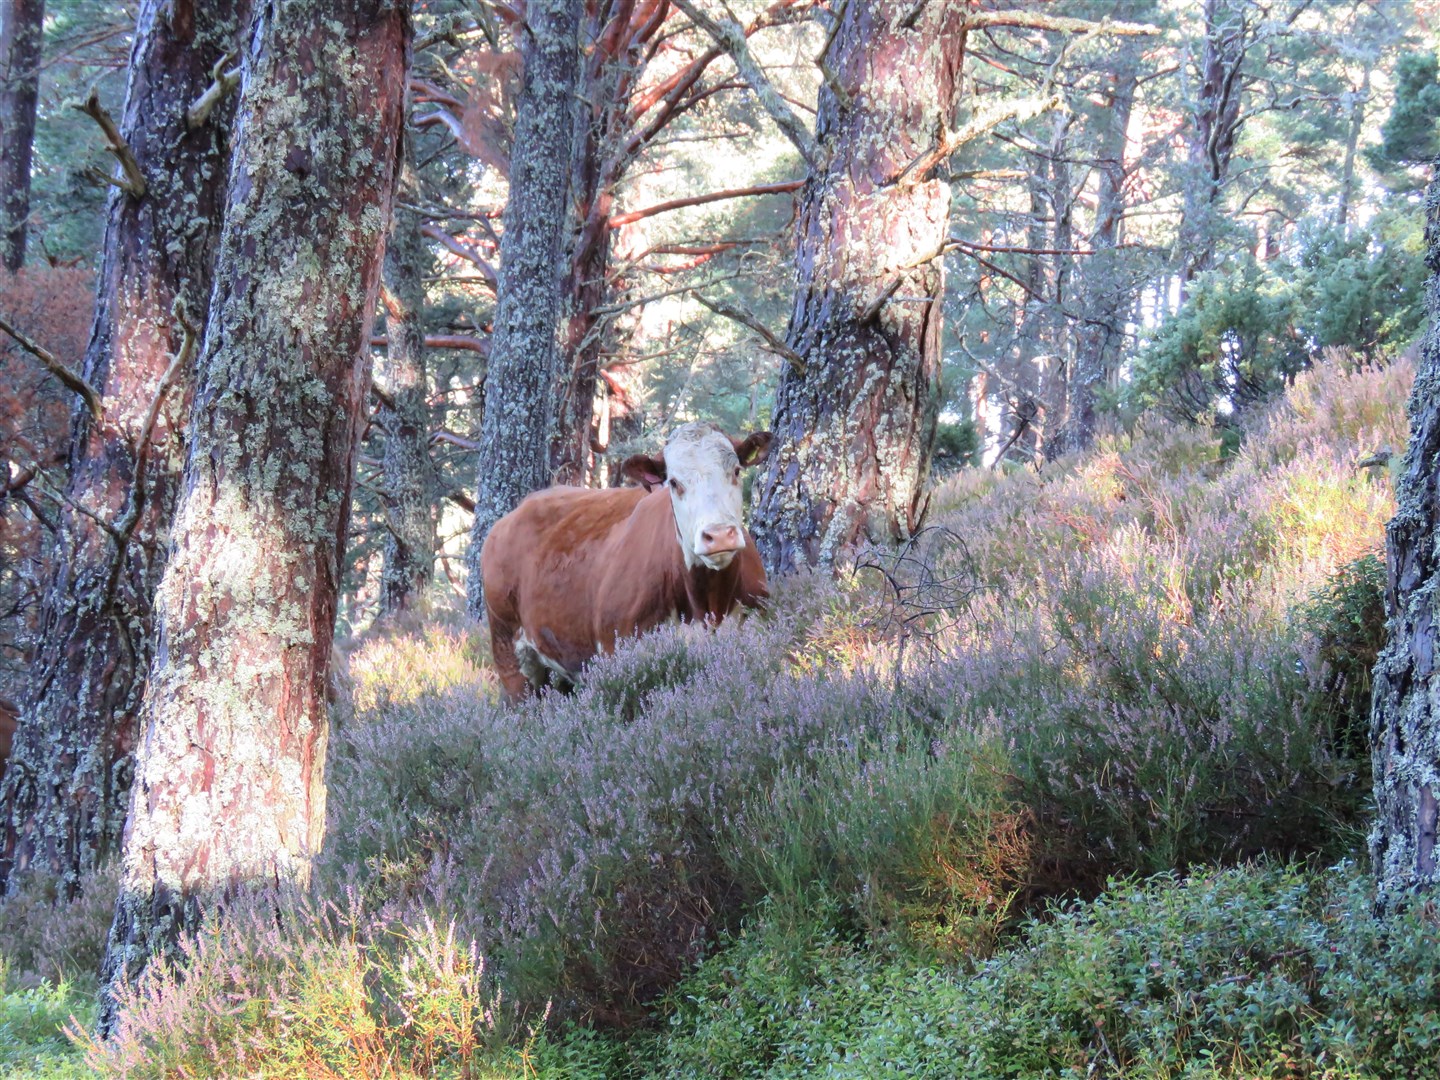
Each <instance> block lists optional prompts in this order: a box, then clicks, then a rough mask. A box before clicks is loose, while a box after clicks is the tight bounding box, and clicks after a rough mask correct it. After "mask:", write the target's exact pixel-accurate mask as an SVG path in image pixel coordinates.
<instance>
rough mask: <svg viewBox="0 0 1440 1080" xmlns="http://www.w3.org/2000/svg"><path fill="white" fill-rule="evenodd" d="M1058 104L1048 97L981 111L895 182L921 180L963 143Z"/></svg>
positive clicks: (1057, 98) (1053, 96)
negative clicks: (915, 178) (914, 178)
mask: <svg viewBox="0 0 1440 1080" xmlns="http://www.w3.org/2000/svg"><path fill="white" fill-rule="evenodd" d="M1060 101H1061V99H1060V95H1059V94H1049V95H1047V96H1045V97H1027V98H1020V99H1018V100H1011V101H1003V102H1001V103H1000V104H998V105H997V106H996V107H994V108H992V109H986V110H983V111H982V112H981V113H980V114H979V115H976V116H972V117H971V118H970V119H969V120H967V121H966V122H965V124H964V125H963V126H961V127H960V128H959V129H958V130H956V131H949V132H945V133H944V134H943V135H942V136H941V138H940V139H938V140H937V141H936V143H935V145H934V146H932V147H931V148H930V149H928V150H926V151H924V152H922V153H921V154H920V155H918V156H917V157H916V158H915V160H914V161H912V162H910V164H909V165H906V166H905V169H904V171H902V172H901V173H900V175H899V176H898V177H896V179H895V182H896V183H897V184H899V183H902V182H903V181H904V180H905V178H906V177H907V176H910V175H911V174H912V173H913V174H915V175H916V176H917V177H919V178H921V179H924V178H925V177H926V176H927V175H928V174H929V172H930V170H931V169H933V168H935V166H936V165H938V164H940V162H942V161H944V160H945V159H946V158H947V157H949V156H950V155H951V154H953V153H955V151H956V150H959V149H960V147H962V146H964V145H965V144H966V143H968V142H973V141H974V140H975V139H978V138H979V137H980V136H982V135H986V134H989V133H990V132H991V131H994V130H995V129H996V128H997V127H999V126H1000V125H1001V124H1003V123H1004V122H1005V121H1007V120H1018V121H1020V122H1022V123H1023V122H1024V121H1026V120H1032V119H1034V118H1035V117H1037V116H1039V115H1040V114H1041V113H1043V112H1046V111H1048V110H1050V109H1053V108H1056V107H1057V106H1059V105H1060Z"/></svg>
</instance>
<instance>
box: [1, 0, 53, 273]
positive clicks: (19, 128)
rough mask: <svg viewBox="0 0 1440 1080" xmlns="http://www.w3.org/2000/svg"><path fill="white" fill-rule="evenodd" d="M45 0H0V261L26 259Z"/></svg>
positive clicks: (13, 264) (8, 265) (13, 263)
mask: <svg viewBox="0 0 1440 1080" xmlns="http://www.w3.org/2000/svg"><path fill="white" fill-rule="evenodd" d="M44 29H45V0H3V2H0V265H3V266H4V267H5V269H7V270H19V269H20V267H21V266H22V265H23V264H24V262H25V234H26V228H27V224H26V223H27V221H28V219H29V217H30V161H31V150H32V148H33V146H34V143H35V105H36V102H37V100H38V98H39V91H40V52H41V43H42V40H43V38H44Z"/></svg>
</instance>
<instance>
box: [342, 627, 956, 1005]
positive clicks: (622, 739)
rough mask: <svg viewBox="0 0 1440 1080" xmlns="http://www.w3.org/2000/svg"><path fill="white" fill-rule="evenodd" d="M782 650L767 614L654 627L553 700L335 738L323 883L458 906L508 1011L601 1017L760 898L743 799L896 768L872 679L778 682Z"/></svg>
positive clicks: (419, 709) (370, 726)
mask: <svg viewBox="0 0 1440 1080" xmlns="http://www.w3.org/2000/svg"><path fill="white" fill-rule="evenodd" d="M802 637H803V635H802V634H801V633H799V632H798V630H797V628H796V626H795V625H794V624H793V623H792V622H790V621H789V620H787V619H786V618H785V617H783V616H778V617H775V618H773V619H770V620H767V621H764V622H760V621H752V622H751V624H750V625H748V626H744V627H742V626H739V625H737V624H734V623H728V624H726V626H725V627H722V628H721V629H720V630H719V631H718V632H711V631H708V630H706V629H704V628H701V627H694V626H675V627H667V628H663V629H661V630H659V631H657V632H656V633H654V634H651V635H648V636H646V637H644V638H642V639H640V640H638V641H635V642H629V643H626V644H625V645H623V646H622V648H621V649H619V650H618V651H617V654H616V655H615V656H614V657H612V658H607V659H604V660H601V661H598V662H597V663H596V664H594V665H593V667H592V669H591V671H590V673H589V674H588V676H587V677H586V678H585V679H584V680H583V681H582V683H581V686H580V687H579V689H578V690H577V691H576V693H575V694H573V695H571V696H562V695H556V694H546V695H543V696H542V697H541V698H540V699H539V700H536V701H531V702H528V703H526V704H524V705H522V706H520V707H519V708H516V709H505V708H500V707H498V706H496V705H495V704H493V703H492V702H490V701H488V700H480V699H477V698H476V697H475V696H474V695H472V694H469V693H467V692H465V691H463V690H461V689H459V688H452V689H450V690H447V691H445V692H444V693H441V694H437V695H430V696H423V695H422V696H421V697H418V698H416V699H414V700H413V701H410V702H406V703H399V702H396V701H391V702H389V703H387V704H385V705H384V706H383V707H382V708H381V709H380V710H379V712H378V713H377V715H376V716H375V717H372V718H371V721H372V722H369V723H358V724H357V725H356V727H355V729H354V731H353V732H346V733H342V734H341V736H340V737H339V738H337V745H336V748H335V755H334V759H333V760H334V763H335V767H334V770H333V773H332V777H333V782H334V789H335V798H334V805H335V806H336V807H337V809H338V808H340V807H345V808H347V809H346V810H345V811H341V812H339V813H337V815H336V819H335V822H334V828H333V832H332V842H331V844H330V847H329V851H328V856H327V862H328V866H329V873H330V874H331V875H333V876H335V877H337V878H338V877H343V876H345V875H346V874H350V875H353V876H355V878H356V880H357V882H358V883H359V886H360V888H361V889H362V890H363V891H365V893H366V895H369V896H371V897H372V898H378V897H381V896H384V895H388V894H393V893H394V892H395V891H396V890H397V889H401V888H409V889H412V890H414V891H415V894H416V895H427V894H431V893H433V892H434V891H435V890H437V889H439V890H445V891H446V892H447V895H454V896H456V897H457V898H463V903H462V906H464V907H468V909H469V910H471V911H472V912H473V913H474V915H473V919H474V923H475V926H474V932H475V933H476V934H477V936H479V938H480V940H481V941H482V942H483V943H484V944H485V950H486V953H487V955H489V956H491V957H492V958H493V959H494V960H495V961H496V962H497V963H499V964H500V965H501V967H502V968H503V969H504V972H505V975H506V977H507V979H508V980H509V983H510V985H511V986H513V987H514V988H515V992H516V993H517V995H518V997H519V998H520V999H521V1000H522V1001H524V1002H526V1003H528V1004H530V1005H532V1006H538V1005H539V1004H540V1003H541V1002H543V1001H545V1000H548V999H553V1000H554V1002H555V1004H556V1006H557V1007H559V1008H562V1009H563V1010H566V1011H572V1010H584V1009H594V1008H600V1007H604V1008H606V1009H609V1010H613V1011H614V1013H615V1015H616V1016H617V1017H618V1016H622V1015H624V1014H625V1010H627V1009H634V1008H635V1007H636V1006H638V1005H639V1004H640V1003H641V1002H643V1001H644V1000H646V999H648V998H649V997H651V996H653V995H654V994H655V993H657V992H659V991H660V990H663V989H664V988H666V987H668V986H669V985H671V984H672V983H673V982H674V980H675V979H677V978H678V977H679V976H680V974H682V973H683V971H684V970H686V969H687V968H688V966H689V965H690V964H692V963H693V962H694V961H695V960H696V959H698V957H699V956H700V955H701V953H702V951H703V948H704V946H705V943H706V942H707V940H709V938H710V937H711V935H712V934H713V931H714V929H716V928H717V927H720V926H724V925H727V924H730V923H732V922H733V921H734V920H735V919H736V918H737V917H738V914H739V912H740V911H741V910H743V905H744V903H745V902H746V901H748V900H754V899H756V898H758V896H759V895H760V894H761V892H762V890H763V889H764V887H765V886H766V885H767V884H768V881H767V880H766V871H765V870H764V869H763V868H759V867H755V866H752V865H751V864H750V863H749V862H748V861H747V860H746V859H744V858H737V857H736V856H735V851H734V849H735V848H736V846H737V845H744V844H749V845H750V846H749V847H748V848H746V850H752V851H753V850H755V849H756V848H755V845H757V844H759V845H762V846H763V843H764V841H763V839H761V838H759V837H760V836H761V835H763V828H764V826H763V825H762V824H759V822H760V820H761V819H760V818H759V817H756V816H754V815H753V807H754V805H755V800H756V799H757V798H759V799H766V798H768V796H769V793H770V792H771V791H772V789H773V788H774V786H775V784H776V783H777V781H779V780H780V778H782V777H786V776H792V777H793V776H802V775H803V776H807V777H811V776H814V775H816V774H817V773H818V772H820V771H822V770H823V768H824V766H826V765H827V764H830V763H832V762H833V761H834V760H835V759H836V756H837V755H840V754H842V753H843V752H845V751H843V750H842V748H847V747H848V748H854V747H862V746H863V747H866V748H870V749H868V750H867V751H866V753H870V752H871V750H873V752H874V753H873V756H875V757H876V759H877V760H878V758H879V757H881V756H883V754H884V753H886V752H888V753H890V754H891V755H892V756H894V755H897V754H912V753H913V751H912V749H911V747H910V746H909V745H908V744H905V745H900V744H898V743H897V742H896V738H897V736H896V735H895V734H894V732H895V729H896V725H897V724H902V723H903V715H902V714H900V713H899V712H897V699H896V697H895V693H894V691H893V690H892V689H891V687H890V685H889V684H888V682H887V681H882V680H876V679H873V678H866V677H864V676H863V675H859V674H857V675H855V676H843V675H841V676H837V677H834V678H820V677H814V676H802V675H798V674H794V673H791V672H789V671H788V670H787V657H788V656H790V655H792V653H793V651H794V650H795V649H796V648H798V647H799V643H800V641H801V639H802ZM633 687H643V688H644V689H643V693H638V694H636V693H631V692H630V689H631V688H633ZM920 745H922V746H927V747H928V740H922V741H921V743H920ZM884 747H890V748H891V749H890V750H889V751H883V749H882V748H884ZM956 760H957V761H958V760H959V759H958V758H957V759H956ZM879 768H880V766H877V765H873V763H872V770H874V769H879ZM912 772H915V773H918V767H914V766H912ZM873 775H879V773H878V772H874V773H873ZM857 783H858V780H857ZM537 793H540V794H539V796H538V797H537ZM857 794H858V792H853V791H852V792H850V793H848V796H847V797H849V798H851V799H852V800H853V799H854V798H855V797H856V796H857ZM899 794H901V793H900V792H899V791H898V790H897V796H898V795H899ZM906 794H907V797H908V794H909V793H906ZM932 809H933V807H922V808H920V809H917V811H916V813H923V814H924V815H926V816H927V818H928V816H929V815H931V812H932ZM851 816H852V819H858V818H859V817H861V816H862V815H860V814H858V813H857V812H856V811H851ZM882 821H883V819H882V817H881V816H878V815H877V816H875V818H874V828H875V829H877V830H879V829H880V828H881V827H882ZM924 824H925V827H927V828H928V827H930V823H929V821H928V820H927V821H926V822H925V823H924ZM917 828H918V826H917ZM754 829H760V830H761V834H755V835H756V837H757V838H756V839H748V838H749V837H751V836H752V833H751V832H750V831H747V830H754ZM845 881H846V884H845V891H846V892H848V893H853V892H854V891H855V890H856V888H858V885H859V883H858V881H856V880H854V879H853V878H846V879H845Z"/></svg>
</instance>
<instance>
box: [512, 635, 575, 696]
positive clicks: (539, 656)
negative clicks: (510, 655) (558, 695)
mask: <svg viewBox="0 0 1440 1080" xmlns="http://www.w3.org/2000/svg"><path fill="white" fill-rule="evenodd" d="M515 659H516V661H517V662H518V663H519V664H520V674H522V675H524V676H525V678H526V679H527V680H528V681H529V683H530V685H531V686H533V687H535V688H536V689H537V690H538V689H539V688H540V687H542V686H544V685H545V684H546V683H548V682H549V681H550V680H551V679H552V678H553V679H554V680H555V684H556V686H558V687H559V688H560V689H562V690H568V689H570V688H571V687H572V686H574V685H575V676H574V675H572V674H570V672H569V670H567V669H566V667H565V665H564V664H562V663H560V661H558V660H554V659H551V658H550V657H548V656H546V655H545V654H544V653H543V652H541V651H540V647H539V646H538V645H536V644H535V643H534V642H533V641H531V640H530V638H529V637H527V636H526V634H525V631H524V630H521V631H519V632H518V633H517V634H516V635H515Z"/></svg>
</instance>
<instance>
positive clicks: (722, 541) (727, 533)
mask: <svg viewBox="0 0 1440 1080" xmlns="http://www.w3.org/2000/svg"><path fill="white" fill-rule="evenodd" d="M744 546H745V537H744V536H742V535H741V534H740V529H739V528H738V527H737V526H735V525H710V526H708V527H706V528H704V529H701V530H700V547H699V554H701V555H715V554H718V553H719V552H722V551H739V550H740V549H741V548H742V547H744Z"/></svg>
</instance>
